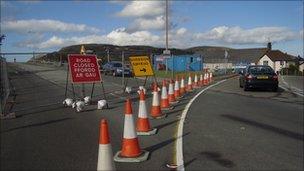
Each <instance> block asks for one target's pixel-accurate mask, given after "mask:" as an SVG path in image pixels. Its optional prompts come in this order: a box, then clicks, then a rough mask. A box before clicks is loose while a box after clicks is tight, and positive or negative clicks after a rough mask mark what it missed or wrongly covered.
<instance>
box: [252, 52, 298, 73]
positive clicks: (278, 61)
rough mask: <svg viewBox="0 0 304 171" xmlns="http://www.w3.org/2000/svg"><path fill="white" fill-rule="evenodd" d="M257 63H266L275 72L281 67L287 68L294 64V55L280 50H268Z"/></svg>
mask: <svg viewBox="0 0 304 171" xmlns="http://www.w3.org/2000/svg"><path fill="white" fill-rule="evenodd" d="M257 64H258V65H268V66H270V67H271V68H272V69H273V70H274V71H275V72H276V73H278V72H280V71H281V70H282V69H283V68H289V66H290V65H295V64H296V57H295V56H292V55H289V54H287V53H283V52H281V51H280V50H269V51H267V52H266V53H265V54H264V55H263V56H261V58H260V59H259V61H258V63H257Z"/></svg>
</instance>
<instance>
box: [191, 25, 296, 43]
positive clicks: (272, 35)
mask: <svg viewBox="0 0 304 171" xmlns="http://www.w3.org/2000/svg"><path fill="white" fill-rule="evenodd" d="M194 37H195V38H196V39H200V40H211V41H219V42H224V43H230V44H261V43H265V42H267V41H268V39H270V40H271V41H272V42H280V41H288V40H293V39H295V38H296V37H297V34H296V33H295V32H293V31H291V30H289V29H287V28H285V27H257V28H253V29H247V30H246V29H243V28H241V27H227V26H220V27H215V28H213V29H212V30H210V31H207V32H203V33H197V34H195V35H194Z"/></svg>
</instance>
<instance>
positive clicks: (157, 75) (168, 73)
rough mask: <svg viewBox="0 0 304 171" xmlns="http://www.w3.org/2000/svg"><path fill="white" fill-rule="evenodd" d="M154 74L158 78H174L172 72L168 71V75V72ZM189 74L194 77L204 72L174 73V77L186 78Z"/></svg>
mask: <svg viewBox="0 0 304 171" xmlns="http://www.w3.org/2000/svg"><path fill="white" fill-rule="evenodd" d="M154 73H155V76H156V77H161V78H171V76H172V72H171V71H168V72H167V73H166V71H154ZM189 73H191V74H192V75H194V74H200V73H202V71H187V72H186V71H181V72H174V77H175V76H176V75H178V76H182V75H184V76H186V75H187V76H188V75H189ZM198 76H199V75H198Z"/></svg>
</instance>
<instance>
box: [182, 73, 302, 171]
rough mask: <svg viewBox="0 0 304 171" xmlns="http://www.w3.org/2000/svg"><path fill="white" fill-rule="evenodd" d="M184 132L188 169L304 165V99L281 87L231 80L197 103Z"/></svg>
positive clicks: (298, 167)
mask: <svg viewBox="0 0 304 171" xmlns="http://www.w3.org/2000/svg"><path fill="white" fill-rule="evenodd" d="M184 133H189V135H188V136H187V138H184V158H185V163H186V170H195V169H198V168H201V169H202V170H207V169H212V170H229V169H233V170H267V169H268V170H302V169H303V162H302V161H303V140H304V138H303V99H302V98H301V97H298V96H295V95H294V94H292V93H290V92H286V91H284V90H282V89H279V92H277V93H274V92H266V91H249V92H244V91H243V90H242V89H240V88H239V87H238V80H237V78H234V79H230V80H227V81H226V82H224V83H222V84H220V85H218V86H215V87H213V88H211V89H210V90H208V91H206V92H205V93H203V94H202V95H201V96H199V97H198V98H197V99H196V101H194V103H193V104H192V108H190V110H189V112H188V114H187V120H186V124H185V127H184ZM185 144H187V145H185Z"/></svg>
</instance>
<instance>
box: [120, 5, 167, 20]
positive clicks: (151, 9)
mask: <svg viewBox="0 0 304 171" xmlns="http://www.w3.org/2000/svg"><path fill="white" fill-rule="evenodd" d="M164 13H165V1H132V2H130V3H128V4H127V5H126V6H125V7H124V8H123V9H122V11H120V12H119V13H118V14H117V15H118V16H121V17H153V16H159V15H164Z"/></svg>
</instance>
